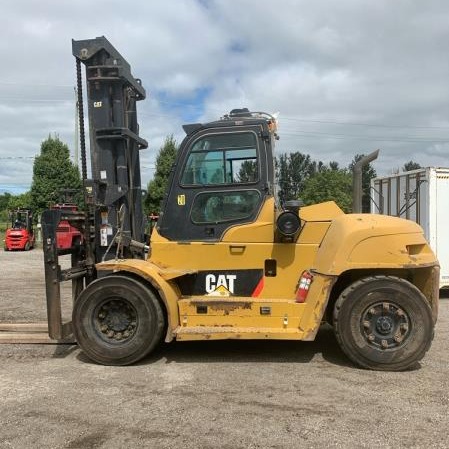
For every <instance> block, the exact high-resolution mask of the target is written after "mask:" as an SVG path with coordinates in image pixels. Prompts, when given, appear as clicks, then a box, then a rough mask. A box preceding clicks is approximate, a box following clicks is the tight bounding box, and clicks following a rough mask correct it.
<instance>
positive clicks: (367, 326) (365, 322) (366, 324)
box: [363, 321, 370, 329]
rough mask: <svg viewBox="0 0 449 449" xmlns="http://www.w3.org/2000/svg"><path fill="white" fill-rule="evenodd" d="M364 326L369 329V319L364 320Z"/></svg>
mask: <svg viewBox="0 0 449 449" xmlns="http://www.w3.org/2000/svg"><path fill="white" fill-rule="evenodd" d="M363 327H364V328H365V329H369V327H370V323H369V321H364V322H363Z"/></svg>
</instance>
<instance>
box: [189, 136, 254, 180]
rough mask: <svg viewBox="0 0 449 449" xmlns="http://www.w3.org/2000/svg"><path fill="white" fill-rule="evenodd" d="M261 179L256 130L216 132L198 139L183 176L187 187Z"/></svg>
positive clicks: (191, 151)
mask: <svg viewBox="0 0 449 449" xmlns="http://www.w3.org/2000/svg"><path fill="white" fill-rule="evenodd" d="M258 180H259V164H258V159H257V138H256V135H255V134H254V133H251V132H243V133H237V134H236V133H232V134H214V135H209V136H204V137H202V138H200V139H199V140H197V141H196V142H195V143H194V144H193V146H192V148H191V150H190V153H189V156H188V158H187V163H186V165H185V167H184V172H183V174H182V177H181V185H183V186H202V185H226V184H227V185H229V184H243V183H255V182H257V181H258Z"/></svg>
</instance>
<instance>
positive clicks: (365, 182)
mask: <svg viewBox="0 0 449 449" xmlns="http://www.w3.org/2000/svg"><path fill="white" fill-rule="evenodd" d="M364 156H365V155H364V154H356V155H355V156H354V159H353V160H352V161H351V163H350V164H349V170H350V172H351V176H352V171H353V169H354V165H355V164H356V163H357V162H359V161H360V159H362V157H364ZM376 176H377V173H376V170H375V169H374V167H373V166H372V164H371V163H369V164H366V165H364V166H363V167H362V190H363V195H362V212H365V213H367V212H369V211H370V201H371V199H370V185H371V179H373V178H375V177H376Z"/></svg>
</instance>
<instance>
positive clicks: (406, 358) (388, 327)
mask: <svg viewBox="0 0 449 449" xmlns="http://www.w3.org/2000/svg"><path fill="white" fill-rule="evenodd" d="M333 324H334V330H335V335H336V337H337V340H338V342H339V344H340V346H341V348H342V349H343V351H344V352H345V354H346V355H347V356H348V357H349V358H350V359H351V360H352V361H353V362H355V363H356V364H358V365H360V366H362V367H364V368H369V369H373V370H382V371H402V370H406V369H409V368H412V367H413V366H414V365H416V363H417V362H418V361H419V360H421V359H422V358H423V357H424V354H425V353H426V352H427V350H428V349H429V347H430V344H431V342H432V339H433V333H434V323H433V320H432V312H431V308H430V305H429V303H428V301H427V299H426V298H425V296H424V295H423V294H422V293H421V292H420V291H419V290H418V289H417V288H416V287H415V286H414V285H413V284H411V283H410V282H408V281H406V280H404V279H400V278H397V277H393V276H371V277H367V278H364V279H361V280H359V281H356V282H354V283H353V284H352V285H350V286H349V287H348V288H346V289H345V290H344V291H343V292H342V294H341V295H340V297H339V298H338V299H337V301H336V303H335V307H334V316H333Z"/></svg>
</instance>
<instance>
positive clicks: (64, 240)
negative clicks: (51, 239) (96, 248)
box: [51, 203, 83, 249]
mask: <svg viewBox="0 0 449 449" xmlns="http://www.w3.org/2000/svg"><path fill="white" fill-rule="evenodd" d="M51 209H62V210H71V211H77V210H78V206H77V205H76V204H72V203H61V204H55V205H54V206H52V207H51ZM82 241H83V237H82V235H81V232H80V231H79V230H78V229H76V228H75V227H73V226H72V225H71V224H70V223H69V222H68V221H67V220H61V221H60V222H59V224H58V227H57V228H56V245H57V247H58V249H70V248H72V247H74V246H78V245H80V243H81V242H82Z"/></svg>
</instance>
